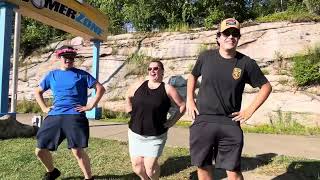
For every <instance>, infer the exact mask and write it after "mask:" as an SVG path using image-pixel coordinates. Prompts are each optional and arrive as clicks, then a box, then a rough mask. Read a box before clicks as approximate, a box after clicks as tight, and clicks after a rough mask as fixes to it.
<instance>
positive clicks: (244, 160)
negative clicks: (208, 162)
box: [189, 153, 277, 180]
mask: <svg viewBox="0 0 320 180" xmlns="http://www.w3.org/2000/svg"><path fill="white" fill-rule="evenodd" d="M276 155H277V154H275V153H266V154H259V155H257V156H256V157H241V171H242V172H245V171H251V170H254V169H256V168H258V167H259V166H264V165H267V164H269V163H270V162H272V158H273V157H275V156H276ZM226 177H227V174H226V172H225V170H224V169H214V179H223V178H226ZM189 179H191V180H196V179H198V177H197V171H193V172H192V173H191V174H190V178H189Z"/></svg>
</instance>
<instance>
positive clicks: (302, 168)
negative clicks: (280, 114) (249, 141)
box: [0, 138, 320, 180]
mask: <svg viewBox="0 0 320 180" xmlns="http://www.w3.org/2000/svg"><path fill="white" fill-rule="evenodd" d="M35 144H36V141H35V139H33V138H24V139H23V138H22V139H21V138H20V139H10V140H0V147H1V148H0V154H1V156H0V179H10V180H11V179H40V178H41V176H42V175H43V173H44V168H43V167H42V165H41V164H40V162H39V161H38V160H37V159H36V157H35V155H34V147H35ZM89 147H90V148H89V149H88V153H89V156H90V158H91V163H92V169H93V173H94V175H95V177H96V179H137V176H135V175H134V174H133V172H132V170H131V164H130V158H129V154H128V146H127V143H125V142H118V141H112V140H104V139H96V138H92V139H90V145H89ZM53 157H54V162H55V165H56V167H58V168H59V169H60V170H61V172H62V176H61V177H62V179H82V173H81V171H80V169H79V168H78V166H77V163H76V160H75V159H74V158H73V156H72V154H71V152H70V151H69V150H68V149H67V148H66V143H65V142H64V143H63V144H62V145H61V146H60V147H59V150H58V151H57V153H54V154H53ZM160 164H161V179H172V180H180V179H196V172H195V170H196V169H195V167H192V166H191V165H190V156H189V151H188V149H185V148H169V147H166V148H165V150H164V153H163V156H162V157H161V158H160ZM242 168H243V171H250V172H252V173H257V174H264V175H271V176H279V177H281V176H282V175H285V174H287V173H291V174H292V173H293V174H296V175H297V176H301V177H303V178H306V179H319V178H320V175H319V174H320V161H316V160H308V159H301V158H291V157H285V156H276V155H275V154H261V155H257V156H243V158H242ZM216 177H217V178H218V179H219V178H220V179H221V178H223V177H225V173H224V172H223V171H217V173H216Z"/></svg>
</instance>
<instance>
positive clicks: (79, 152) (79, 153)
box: [71, 148, 92, 179]
mask: <svg viewBox="0 0 320 180" xmlns="http://www.w3.org/2000/svg"><path fill="white" fill-rule="evenodd" d="M71 150H72V153H73V155H74V156H75V157H76V159H77V161H78V164H79V166H80V168H81V170H82V173H83V175H84V177H85V178H86V179H90V178H91V177H92V174H91V166H90V159H89V157H88V155H87V153H86V152H85V151H84V150H83V149H82V148H77V149H71Z"/></svg>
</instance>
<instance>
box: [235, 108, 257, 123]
mask: <svg viewBox="0 0 320 180" xmlns="http://www.w3.org/2000/svg"><path fill="white" fill-rule="evenodd" d="M252 114H253V112H251V111H249V110H248V109H245V110H243V111H240V112H234V113H232V114H231V115H232V116H235V117H234V118H232V120H233V121H240V123H241V124H242V123H244V122H245V121H247V120H248V119H249V118H250V117H251V116H252Z"/></svg>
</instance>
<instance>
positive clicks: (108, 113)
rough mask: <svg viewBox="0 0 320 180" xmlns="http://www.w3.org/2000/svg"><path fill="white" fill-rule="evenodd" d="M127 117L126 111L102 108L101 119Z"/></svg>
mask: <svg viewBox="0 0 320 180" xmlns="http://www.w3.org/2000/svg"><path fill="white" fill-rule="evenodd" d="M129 117H130V116H129V114H128V113H126V112H121V111H112V110H110V109H103V110H102V119H128V118H129Z"/></svg>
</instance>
